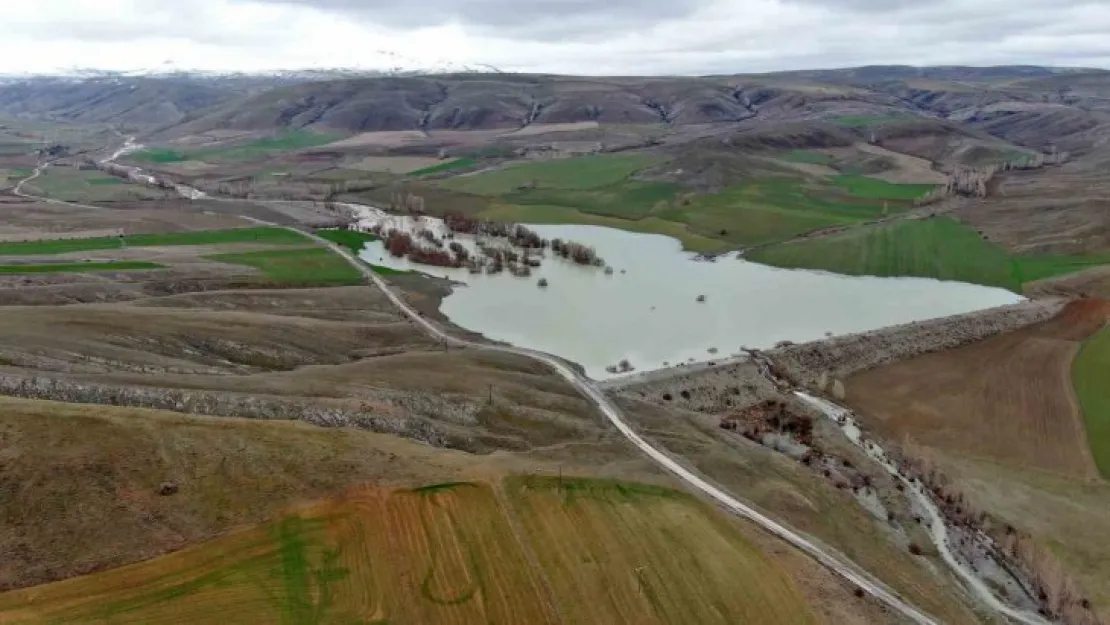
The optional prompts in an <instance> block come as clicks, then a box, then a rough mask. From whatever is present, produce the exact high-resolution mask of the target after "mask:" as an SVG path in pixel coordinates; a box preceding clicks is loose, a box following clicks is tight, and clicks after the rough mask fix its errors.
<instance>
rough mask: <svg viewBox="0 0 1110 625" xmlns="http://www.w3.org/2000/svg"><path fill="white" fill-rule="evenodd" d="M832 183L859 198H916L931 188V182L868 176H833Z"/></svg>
mask: <svg viewBox="0 0 1110 625" xmlns="http://www.w3.org/2000/svg"><path fill="white" fill-rule="evenodd" d="M832 182H833V184H835V185H837V186H839V187H843V188H844V189H845V190H847V191H848V193H851V194H852V195H853V196H855V197H859V198H871V199H878V200H910V201H912V200H916V199H917V198H919V197H921V196H923V195H925V194H926V193H928V192H929V191H932V190H933V185H931V184H895V183H892V182H886V181H884V180H879V179H877V178H871V177H869V176H834V177H833V178H832Z"/></svg>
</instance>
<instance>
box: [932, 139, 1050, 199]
mask: <svg viewBox="0 0 1110 625" xmlns="http://www.w3.org/2000/svg"><path fill="white" fill-rule="evenodd" d="M1068 158H1069V155H1068V153H1067V152H1056V151H1053V152H1052V153H1051V154H1034V155H1030V156H1022V157H1020V158H1014V159H1010V160H1007V161H1005V162H1003V163H997V164H991V165H987V166H986V167H980V168H974V167H958V168H957V169H956V171H954V172H952V173H950V174H948V179H947V180H946V181H945V183H944V185H943V186H940V187H937V188H936V189H934V190H933V191H931V192H930V193H929V194H928V195H926V196H925V197H923V198H920V199H919V200H917V202H916V203H917V205H919V206H923V205H927V204H932V203H934V202H937V201H940V200H942V199H944V198H949V197H957V196H963V197H975V198H985V197H987V196H988V195H989V194H990V192H991V182H992V181H993V180H994V177H995V176H997V175H998V174H999V173H1001V172H1007V171H1023V170H1030V169H1040V168H1041V167H1048V166H1050V165H1060V164H1063V163H1065V162H1067V160H1068Z"/></svg>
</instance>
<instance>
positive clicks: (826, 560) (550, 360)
mask: <svg viewBox="0 0 1110 625" xmlns="http://www.w3.org/2000/svg"><path fill="white" fill-rule="evenodd" d="M129 143H130V142H129ZM121 153H122V150H121V151H118V152H117V153H116V154H115V155H113V156H118V155H119V154H121ZM105 160H106V161H109V160H111V157H109V159H105ZM48 165H49V164H45V165H42V166H40V167H39V168H38V169H36V170H35V173H34V174H32V175H31V176H28V177H27V178H25V179H24V180H21V181H20V182H19V183H18V184H17V186H16V188H15V189H16V193H17V194H18V195H20V196H21V197H24V198H28V199H36V200H41V201H46V202H50V203H52V204H64V205H70V206H77V207H83V208H84V205H81V204H76V203H73V202H63V201H60V200H50V199H48V198H41V197H37V196H33V195H30V194H27V193H23V192H22V187H23V184H24V183H26V182H29V181H31V180H33V179H35V178H37V177H38V176H39V175H41V173H42V170H43V169H45V168H46V167H47V166H48ZM221 199H224V198H221ZM92 208H95V207H92ZM248 219H250V218H248ZM250 220H251V221H254V222H256V223H260V224H266V225H269V226H275V227H280V228H286V229H288V230H293V231H296V232H300V233H302V234H308V236H310V237H312V238H313V239H314V240H316V241H317V242H319V243H320V244H321V245H325V246H327V247H328V248H329V249H331V250H332V251H334V252H335V253H337V254H339V255H340V256H342V257H343V258H345V259H346V260H347V262H349V263H350V264H351V265H352V266H354V267H356V268H357V269H358V270H359V271H360V272H361V273H362V274H363V275H365V276H366V277H367V278H368V279H369V280H371V281H372V282H373V283H374V284H375V285H376V286H377V287H378V288H379V289H381V290H382V292H383V293H385V295H386V296H387V297H388V298H389V299H390V301H391V302H393V304H394V305H395V306H396V307H397V308H398V309H399V310H401V311H402V312H403V313H404V314H405V315H406V316H408V317H409V319H411V320H412V321H413V322H415V323H416V324H418V325H419V326H420V327H421V328H423V330H424V331H425V332H427V333H428V334H429V335H431V336H432V337H435V338H437V339H439V340H442V341H443V342H445V343H446V344H448V345H454V346H457V347H468V348H473V349H483V350H489V351H497V352H503V353H508V354H516V355H518V356H524V357H526V358H531V359H533V360H536V361H539V362H542V363H544V364H546V365H547V366H549V367H551V368H552V369H554V370H555V371H556V372H557V373H558V374H559V375H560V376H562V377H563V378H564V379H565V380H566V381H567V382H569V383H570V384H571V385H573V386H574V388H575V389H577V390H578V392H579V393H581V394H582V395H583V396H585V397H586V398H587V399H589V400H590V401H591V402H592V403H593V404H594V405H595V406H596V407H597V409H598V410H599V411H600V412H601V413H602V414H603V415H604V416H605V418H606V419H607V420H608V421H609V422H610V423H611V424H612V425H613V426H614V427H615V428H616V429H617V430H618V431H619V432H620V433H621V434H622V435H623V436H624V437H625V438H626V439H628V441H629V442H630V443H632V444H633V445H635V446H636V447H637V448H638V449H639V450H640V451H642V452H643V453H644V454H646V455H647V456H649V457H650V458H651V459H652V460H654V461H655V462H656V463H657V464H659V465H660V466H662V467H663V468H665V469H667V470H668V471H670V472H671V473H672V474H674V475H675V476H676V477H678V478H679V479H680V480H682V481H683V482H685V483H686V484H687V485H688V486H690V487H692V488H693V489H695V490H697V491H699V492H701V493H702V494H704V495H706V496H708V497H710V498H711V499H713V500H714V501H715V502H717V503H718V504H719V505H721V506H723V507H724V508H726V509H727V510H729V511H731V512H733V513H735V514H737V515H739V516H742V517H744V518H747V519H749V520H751V521H752V522H754V523H756V524H758V525H759V526H761V527H762V528H764V529H765V530H767V531H769V532H770V533H772V534H774V535H775V536H778V537H779V538H781V539H782V540H784V541H786V542H788V543H790V544H791V545H793V546H794V547H796V548H797V549H799V550H801V551H803V552H805V553H806V554H808V555H809V556H810V557H812V558H813V559H814V560H816V561H817V562H819V563H820V564H821V565H822V566H824V567H826V568H828V569H829V570H830V571H832V572H833V573H835V574H837V575H839V576H840V577H842V578H843V579H845V580H847V581H848V582H850V583H852V584H854V585H855V586H857V587H859V588H860V589H862V590H863V591H864V592H865V593H867V594H869V595H870V596H872V597H874V598H875V599H877V600H879V601H881V602H882V603H884V604H886V605H887V606H888V607H889V608H890V609H892V610H894V611H896V612H898V613H899V614H901V615H903V616H905V617H906V618H907V619H909V620H911V621H913V622H914V623H919V624H921V625H939V621H937V620H935V619H933V618H932V617H930V616H929V615H927V614H925V613H924V612H922V611H921V610H918V609H917V608H915V607H914V606H912V605H910V604H909V603H908V602H906V601H904V600H903V599H901V598H900V597H898V596H897V595H896V594H895V593H894V592H893V591H892V590H890V589H889V588H887V587H886V586H885V585H884V584H882V583H881V582H879V581H877V580H875V579H872V578H871V577H869V576H868V575H866V574H865V573H862V572H860V571H861V570H862V569H861V568H860V567H858V566H855V565H854V564H853V563H851V562H850V561H847V560H842V559H841V558H839V557H837V556H834V555H832V554H831V553H829V552H827V551H825V550H824V549H823V548H822V547H821V546H819V545H817V544H815V543H813V542H811V541H810V540H809V539H808V538H806V537H805V536H803V535H802V534H800V533H798V532H797V531H795V530H793V529H791V528H789V527H787V526H786V525H784V524H782V523H780V522H778V521H776V520H774V519H772V518H771V517H769V516H767V515H765V514H763V513H762V512H759V511H758V510H755V509H754V508H752V507H751V506H749V505H747V504H745V503H743V502H741V501H740V500H738V499H736V498H735V497H733V496H732V495H730V494H728V493H727V492H725V491H724V490H722V489H721V488H718V487H717V486H714V485H713V484H711V483H709V482H708V481H707V480H705V479H704V478H702V477H701V476H699V475H697V474H696V473H694V472H693V471H691V470H689V469H687V468H686V467H684V466H683V465H682V464H681V463H679V462H678V461H676V460H674V459H673V458H671V457H670V456H668V455H667V454H666V453H664V452H663V451H660V450H659V449H658V448H656V447H653V446H652V445H651V443H649V442H648V441H647V440H645V439H644V438H643V437H642V436H640V435H639V434H637V433H636V431H635V430H634V429H633V428H632V427H631V426H630V425H629V424H628V422H627V421H626V419H625V416H624V414H623V413H622V412H621V410H620V408H618V407H617V405H616V404H614V403H613V402H612V401H611V400H610V399H609V398H608V397H606V396H605V394H604V393H603V392H602V391H601V390H600V389H599V388H598V387H597V386H596V385H595V384H594V382H593V381H592V380H590V379H589V378H587V377H585V376H583V375H581V374H579V373H578V372H577V371H575V370H574V369H573V368H571V367H570V366H569V365H567V364H566V363H565V362H563V361H561V360H559V359H558V358H556V357H554V356H552V355H550V354H546V353H543V352H538V351H534V350H530V349H524V348H519V347H511V346H502V345H491V344H487V343H477V342H472V341H467V340H464V339H459V338H456V337H454V336H451V335H450V334H447V333H446V332H445V331H444V330H442V329H441V328H440V327H438V326H437V325H435V324H434V323H432V322H430V321H429V320H427V319H426V318H424V317H423V316H421V315H420V314H419V313H418V312H417V311H416V310H415V309H413V308H412V307H411V306H410V305H409V304H408V303H407V302H405V301H404V300H403V299H402V298H401V297H400V296H399V295H398V294H397V293H396V292H395V291H394V290H393V289H392V288H391V287H390V286H389V285H388V284H387V283H386V282H385V281H384V280H383V279H382V278H381V277H380V276H379V275H378V274H376V273H374V271H373V270H372V269H371V268H370V267H369V266H368V265H367V264H366V263H364V262H362V261H361V260H360V259H359V258H358V257H357V256H355V255H354V254H352V253H351V252H350V251H348V250H347V249H346V248H343V247H340V246H338V245H336V244H334V243H332V242H331V241H328V240H326V239H323V238H321V237H318V236H316V235H315V234H312V233H305V232H304V231H301V230H297V229H296V228H291V227H288V226H282V225H280V224H275V223H271V222H266V221H263V220H259V219H250Z"/></svg>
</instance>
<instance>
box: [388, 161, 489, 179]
mask: <svg viewBox="0 0 1110 625" xmlns="http://www.w3.org/2000/svg"><path fill="white" fill-rule="evenodd" d="M477 164H478V161H476V160H474V159H472V158H456V159H451V160H447V161H444V162H442V163H439V164H438V165H432V166H431V167H424V168H423V169H417V170H415V171H410V172H408V173H407V174H405V175H406V176H423V175H426V174H438V173H440V172H444V171H451V170H454V169H464V168H466V167H473V166H474V165H477Z"/></svg>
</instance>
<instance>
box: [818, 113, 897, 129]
mask: <svg viewBox="0 0 1110 625" xmlns="http://www.w3.org/2000/svg"><path fill="white" fill-rule="evenodd" d="M912 117H913V116H911V115H909V114H904V113H888V114H885V115H840V116H837V117H833V118H832V120H831V121H832V122H833V123H834V124H836V125H838V126H844V127H845V128H867V127H868V126H878V125H880V124H885V123H889V122H897V121H904V120H908V119H912Z"/></svg>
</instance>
